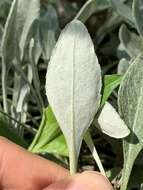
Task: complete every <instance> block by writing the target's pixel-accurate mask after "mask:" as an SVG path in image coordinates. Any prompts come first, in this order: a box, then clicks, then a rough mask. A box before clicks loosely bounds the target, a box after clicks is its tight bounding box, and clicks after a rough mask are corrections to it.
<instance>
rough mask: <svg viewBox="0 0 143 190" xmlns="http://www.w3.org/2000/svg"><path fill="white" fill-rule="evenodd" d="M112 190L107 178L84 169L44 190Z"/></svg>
mask: <svg viewBox="0 0 143 190" xmlns="http://www.w3.org/2000/svg"><path fill="white" fill-rule="evenodd" d="M77 189H78V190H99V189H100V190H105V189H106V190H113V188H112V186H111V184H110V182H109V181H108V179H107V178H106V177H105V176H103V175H102V174H100V173H99V172H92V171H88V172H87V171H86V172H83V173H81V174H76V175H75V176H73V177H69V178H66V179H64V180H62V181H58V182H56V183H54V184H52V185H50V186H48V187H47V188H45V189H44V190H77Z"/></svg>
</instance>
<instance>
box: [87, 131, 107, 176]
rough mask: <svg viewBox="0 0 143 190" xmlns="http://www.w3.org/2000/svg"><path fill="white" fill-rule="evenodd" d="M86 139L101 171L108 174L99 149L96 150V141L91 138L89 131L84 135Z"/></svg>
mask: <svg viewBox="0 0 143 190" xmlns="http://www.w3.org/2000/svg"><path fill="white" fill-rule="evenodd" d="M84 141H85V142H86V144H87V146H88V148H89V150H90V151H91V153H92V156H93V157H94V159H95V161H96V163H97V165H98V168H99V170H100V172H101V173H102V175H104V176H106V173H105V170H104V168H103V165H102V163H101V160H100V158H99V156H98V153H97V150H96V148H95V146H94V143H93V140H92V138H91V135H90V133H89V132H88V131H87V132H86V134H85V136H84Z"/></svg>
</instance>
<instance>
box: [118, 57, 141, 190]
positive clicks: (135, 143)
mask: <svg viewBox="0 0 143 190" xmlns="http://www.w3.org/2000/svg"><path fill="white" fill-rule="evenodd" d="M142 76H143V55H139V56H138V57H137V58H136V59H135V60H134V61H132V63H131V65H130V67H129V69H128V70H127V72H126V74H125V75H124V78H123V81H122V83H121V86H120V89H119V97H118V105H119V113H120V115H121V117H122V118H123V120H124V121H125V123H126V125H127V126H128V127H129V128H130V130H131V134H130V135H129V137H128V138H126V139H125V140H124V141H123V148H124V168H123V177H122V186H121V190H125V189H127V184H128V181H129V177H130V173H131V170H132V167H133V164H134V162H135V159H136V157H137V156H138V154H139V152H140V151H141V150H142V148H143V120H142V115H143V78H142Z"/></svg>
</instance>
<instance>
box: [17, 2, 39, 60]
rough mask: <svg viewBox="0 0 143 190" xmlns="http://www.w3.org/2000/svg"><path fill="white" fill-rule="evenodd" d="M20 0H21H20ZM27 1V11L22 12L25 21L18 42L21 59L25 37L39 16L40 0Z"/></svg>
mask: <svg viewBox="0 0 143 190" xmlns="http://www.w3.org/2000/svg"><path fill="white" fill-rule="evenodd" d="M22 1H23V0H21V2H22ZM28 2H29V4H27V5H28V6H29V7H28V9H27V11H26V12H25V13H24V14H26V17H25V23H24V26H23V30H22V34H21V37H20V43H19V45H20V49H21V59H22V58H23V56H24V50H25V47H26V42H27V38H28V35H29V31H30V29H31V27H32V24H33V23H34V21H35V20H36V19H38V18H39V16H40V1H39V0H31V1H28ZM21 5H22V4H21Z"/></svg>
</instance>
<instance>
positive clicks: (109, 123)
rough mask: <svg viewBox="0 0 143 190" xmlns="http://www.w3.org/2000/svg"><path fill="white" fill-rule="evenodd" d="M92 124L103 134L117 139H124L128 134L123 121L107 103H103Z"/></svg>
mask: <svg viewBox="0 0 143 190" xmlns="http://www.w3.org/2000/svg"><path fill="white" fill-rule="evenodd" d="M94 123H95V126H98V128H99V129H100V130H101V131H102V132H103V133H105V134H106V135H109V136H110V137H114V138H117V139H119V138H124V137H126V136H128V135H129V133H130V131H129V129H128V127H127V126H126V124H125V123H124V121H123V120H122V119H121V118H120V116H119V114H118V113H117V111H116V110H115V108H114V107H113V106H112V105H111V104H110V103H109V102H106V103H105V105H104V107H103V108H102V110H101V112H100V114H99V117H98V119H97V121H96V120H94Z"/></svg>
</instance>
